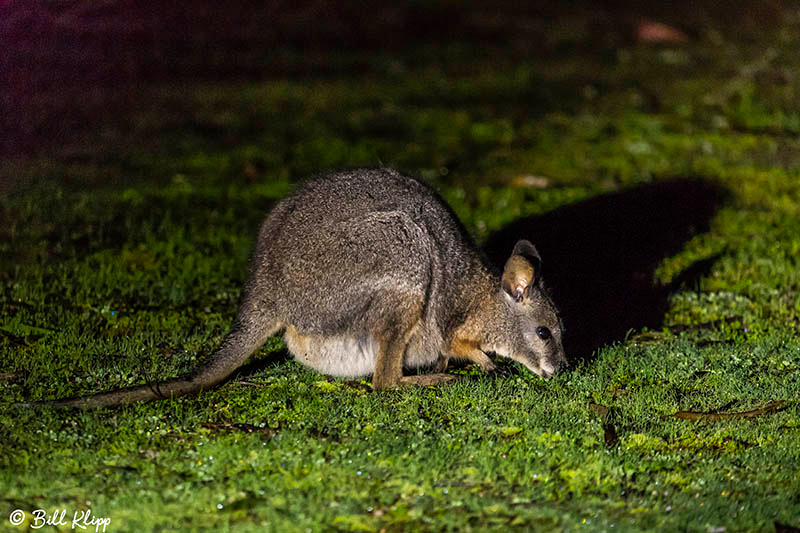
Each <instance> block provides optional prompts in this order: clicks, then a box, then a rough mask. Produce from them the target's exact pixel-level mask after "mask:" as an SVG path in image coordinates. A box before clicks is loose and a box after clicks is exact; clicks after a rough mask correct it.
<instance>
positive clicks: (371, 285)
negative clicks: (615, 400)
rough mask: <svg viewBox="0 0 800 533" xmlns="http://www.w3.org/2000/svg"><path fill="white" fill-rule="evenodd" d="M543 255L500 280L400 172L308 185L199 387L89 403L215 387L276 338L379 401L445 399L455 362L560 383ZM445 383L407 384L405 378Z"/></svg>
mask: <svg viewBox="0 0 800 533" xmlns="http://www.w3.org/2000/svg"><path fill="white" fill-rule="evenodd" d="M540 271H541V259H540V257H539V254H538V253H537V251H536V248H535V247H534V246H533V245H532V244H531V243H529V242H528V241H525V240H521V241H519V242H518V243H517V245H516V246H515V248H514V250H513V252H512V254H511V256H510V257H509V259H508V261H507V262H506V264H505V268H504V269H503V272H502V273H499V272H496V270H495V269H494V268H493V267H492V266H491V265H490V264H489V263H488V261H487V260H486V259H485V258H484V256H483V255H482V254H481V253H480V252H479V251H478V248H477V246H476V245H475V244H474V242H473V241H472V239H471V238H470V237H469V235H468V234H467V232H466V230H465V229H464V227H463V226H462V225H461V224H460V223H459V221H458V220H457V218H456V217H455V215H454V214H453V212H452V211H451V210H450V208H449V207H448V206H447V204H446V203H445V202H444V201H443V200H442V199H441V198H440V197H439V195H438V194H437V193H436V192H434V191H433V190H432V189H431V188H429V187H427V186H426V185H423V184H422V183H420V182H419V181H417V180H415V179H412V178H409V177H407V176H404V175H402V174H400V173H398V172H395V171H392V170H388V169H384V168H380V169H357V170H351V171H343V172H336V173H331V174H328V175H323V176H320V177H317V178H314V179H311V180H310V181H308V182H306V183H305V184H304V185H303V186H301V187H300V188H299V189H298V190H297V191H296V192H294V193H293V194H291V195H289V196H288V197H287V198H285V199H283V200H282V201H280V202H278V203H277V204H276V205H275V207H274V208H273V209H272V211H271V212H270V213H269V215H268V216H267V218H266V220H265V221H264V223H263V224H262V226H261V230H260V232H259V235H258V241H257V243H256V247H255V251H254V252H253V255H252V259H251V266H250V277H249V280H248V282H247V284H246V286H245V289H244V294H243V297H242V300H241V305H240V308H239V311H238V314H237V316H236V319H235V321H234V323H233V326H232V327H231V330H230V332H229V333H228V334H227V336H226V337H225V338H224V339H223V341H222V343H221V345H220V347H219V348H218V349H217V350H216V352H214V354H213V355H212V356H211V357H210V358H209V360H208V362H207V363H206V364H205V365H204V366H202V367H201V368H200V369H199V370H198V371H196V372H195V373H193V374H191V375H188V376H185V377H182V378H177V379H172V380H168V381H163V382H160V383H155V384H146V385H141V386H135V387H129V388H125V389H120V390H116V391H111V392H105V393H99V394H95V395H91V396H87V397H83V398H74V399H66V400H56V401H53V402H42V403H45V404H47V405H56V406H69V407H105V406H113V405H119V404H128V403H131V402H137V401H145V400H155V399H159V398H170V397H176V396H181V395H185V394H191V393H196V392H198V391H201V390H204V389H209V388H211V387H214V386H215V385H217V384H218V383H220V382H221V381H222V380H224V379H225V378H226V377H228V376H229V375H230V374H231V373H232V372H233V371H234V370H236V369H237V368H238V367H239V366H241V365H242V364H243V363H244V362H245V361H246V360H247V358H248V357H250V355H251V354H252V353H253V352H255V351H256V350H257V349H258V348H259V347H260V346H261V345H262V344H263V343H264V341H266V340H267V338H269V337H270V336H271V335H273V334H275V333H277V332H279V331H281V330H283V332H284V339H285V341H286V346H287V347H288V349H289V352H290V353H291V354H292V355H293V356H294V357H295V358H296V359H297V360H298V361H300V362H301V363H303V364H304V365H307V366H309V367H311V368H313V369H316V370H318V371H319V372H322V373H324V374H329V375H332V376H343V377H356V376H366V375H369V374H372V386H373V388H374V389H375V390H380V389H387V388H394V387H401V386H405V385H435V384H439V383H444V382H447V381H450V380H452V379H454V376H452V375H448V374H445V373H444V371H445V369H446V367H447V363H448V360H449V359H451V358H454V359H461V360H467V361H472V362H474V363H477V364H478V365H479V366H480V367H481V368H482V369H483V371H486V372H489V371H491V370H493V369H494V368H495V367H494V364H493V363H492V361H491V359H490V358H489V357H488V355H487V354H488V353H494V354H496V355H499V356H502V357H508V358H510V359H513V360H515V361H518V362H520V363H522V364H523V365H524V366H525V367H527V368H528V369H530V370H531V371H533V372H535V373H536V374H538V375H540V376H542V377H545V378H549V377H551V376H552V375H553V374H555V373H556V372H557V371H558V370H559V369H561V368H562V367H564V366H566V363H567V360H566V356H565V354H564V348H563V345H562V339H561V335H562V329H563V328H562V324H561V319H560V317H559V314H558V311H557V310H556V307H555V306H554V305H553V302H552V301H551V299H550V296H549V295H548V292H547V289H546V288H545V286H544V285H543V282H542V277H541V272H540ZM404 367H405V368H409V369H414V368H420V367H432V368H433V369H434V371H435V373H429V374H417V375H407V376H406V375H403V368H404Z"/></svg>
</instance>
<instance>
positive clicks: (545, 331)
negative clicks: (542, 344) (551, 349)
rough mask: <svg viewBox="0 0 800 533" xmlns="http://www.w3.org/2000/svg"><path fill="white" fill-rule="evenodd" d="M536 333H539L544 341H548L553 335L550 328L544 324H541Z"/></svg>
mask: <svg viewBox="0 0 800 533" xmlns="http://www.w3.org/2000/svg"><path fill="white" fill-rule="evenodd" d="M536 334H537V335H539V338H540V339H542V340H543V341H546V340H547V339H549V338H550V337H552V336H553V334H552V333H550V330H549V329H547V328H546V327H544V326H539V327H538V328H536Z"/></svg>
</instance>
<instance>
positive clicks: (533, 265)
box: [503, 240, 542, 302]
mask: <svg viewBox="0 0 800 533" xmlns="http://www.w3.org/2000/svg"><path fill="white" fill-rule="evenodd" d="M541 265H542V258H541V257H540V256H539V252H538V251H536V247H535V246H534V245H532V244H531V243H530V242H528V241H526V240H521V241H519V242H517V245H516V246H514V251H513V252H512V253H511V257H509V258H508V261H506V266H505V267H504V268H503V290H504V291H506V292H507V293H508V294H509V295H510V296H511V297H512V298H514V300H516V301H518V302H519V301H522V297H523V296H525V295H526V294H527V293H528V290H529V288H530V287H531V286H532V285H533V284H534V283H535V282H536V279H537V278H538V277H539V270H540V268H541Z"/></svg>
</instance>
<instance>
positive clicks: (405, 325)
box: [372, 302, 456, 390]
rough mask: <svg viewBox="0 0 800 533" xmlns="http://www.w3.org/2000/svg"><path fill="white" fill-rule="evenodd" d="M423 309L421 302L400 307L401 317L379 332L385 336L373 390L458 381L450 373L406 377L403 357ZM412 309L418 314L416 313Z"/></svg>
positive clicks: (397, 313) (380, 345)
mask: <svg viewBox="0 0 800 533" xmlns="http://www.w3.org/2000/svg"><path fill="white" fill-rule="evenodd" d="M422 308H423V305H422V303H421V302H419V303H416V304H411V305H405V306H404V305H400V306H397V307H396V309H395V311H396V312H395V314H396V315H398V316H396V317H395V319H394V321H393V323H392V327H390V328H385V327H384V328H379V329H378V330H379V331H382V332H383V335H382V338H381V339H380V342H379V348H378V359H377V360H376V361H375V372H374V373H373V375H372V388H373V389H374V390H381V389H394V388H399V387H407V386H414V385H422V386H425V385H438V384H440V383H446V382H448V381H452V380H454V379H456V376H451V375H448V374H420V375H416V376H404V375H403V358H404V356H405V352H406V348H407V346H408V341H409V339H410V338H411V336H412V335H413V334H414V331H415V329H416V328H417V327H418V324H419V320H420V318H421V314H422ZM413 310H416V311H417V312H413ZM398 311H399V312H398Z"/></svg>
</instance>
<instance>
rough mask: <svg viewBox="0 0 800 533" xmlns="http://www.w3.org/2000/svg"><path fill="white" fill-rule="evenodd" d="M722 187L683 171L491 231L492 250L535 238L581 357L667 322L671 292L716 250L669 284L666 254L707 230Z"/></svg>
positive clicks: (498, 254)
mask: <svg viewBox="0 0 800 533" xmlns="http://www.w3.org/2000/svg"><path fill="white" fill-rule="evenodd" d="M723 192H724V191H723V189H722V188H721V187H719V186H718V185H716V184H713V183H709V182H707V181H701V180H698V179H686V178H684V179H672V180H669V181H661V182H658V183H653V184H648V185H644V186H639V187H636V188H632V189H627V190H623V191H619V192H614V193H609V194H604V195H601V196H597V197H594V198H591V199H589V200H586V201H583V202H579V203H576V204H572V205H567V206H564V207H561V208H559V209H556V210H554V211H551V212H549V213H545V214H543V215H538V216H533V217H529V218H524V219H520V220H516V221H514V222H512V223H511V224H509V225H507V226H506V227H504V228H502V229H501V230H499V231H497V232H495V233H494V234H492V235H491V236H490V237H489V239H488V241H487V245H486V247H485V251H486V253H487V255H488V256H489V258H490V259H491V260H492V261H494V262H495V263H496V264H498V265H501V264H502V262H503V261H504V260H505V258H506V257H507V256H508V253H509V252H510V250H511V249H512V248H513V247H514V243H515V242H516V241H517V240H518V239H528V240H530V241H531V242H533V243H534V244H535V245H536V247H537V249H538V250H539V253H540V254H541V256H542V259H543V266H542V270H543V276H544V279H545V282H546V284H547V285H548V287H549V288H550V290H551V292H552V297H553V300H554V301H555V303H556V306H557V307H558V308H559V310H560V311H561V315H562V319H563V320H564V325H565V328H566V333H565V337H564V344H565V350H566V352H567V356H568V357H569V359H570V362H571V363H574V362H578V361H579V360H581V359H584V360H585V359H589V358H591V357H592V354H593V352H594V351H595V350H596V349H597V348H600V347H602V346H604V345H606V344H609V343H613V342H616V341H621V340H623V339H625V336H626V335H627V334H628V332H629V331H630V330H638V329H641V328H643V327H650V328H657V327H660V325H661V324H662V322H663V319H664V315H665V313H666V311H667V305H668V302H667V300H668V297H669V295H670V294H671V293H672V292H674V291H675V290H676V289H678V288H679V287H680V285H683V284H691V283H693V282H695V281H696V280H697V279H699V278H700V277H701V276H703V275H704V274H707V273H708V271H709V269H710V268H711V266H712V265H713V262H714V261H715V260H716V257H712V258H708V259H704V260H701V261H698V262H697V263H695V264H693V265H691V266H690V267H688V268H687V269H686V270H684V271H683V272H682V273H680V274H679V275H678V276H677V277H676V279H675V280H674V281H673V282H671V283H670V284H668V285H662V284H658V283H655V282H654V279H653V274H654V272H655V270H656V268H657V267H658V265H659V264H660V263H661V261H662V260H663V259H664V258H666V257H669V256H671V255H674V254H676V253H677V252H678V251H680V249H681V247H682V246H683V244H684V243H685V242H686V241H688V240H689V239H690V238H691V237H692V236H694V235H696V234H699V233H703V232H706V231H708V226H709V221H710V220H711V218H712V217H713V216H714V214H715V213H716V211H717V208H718V206H719V204H720V202H721V201H722V199H723V196H724V194H723Z"/></svg>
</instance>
